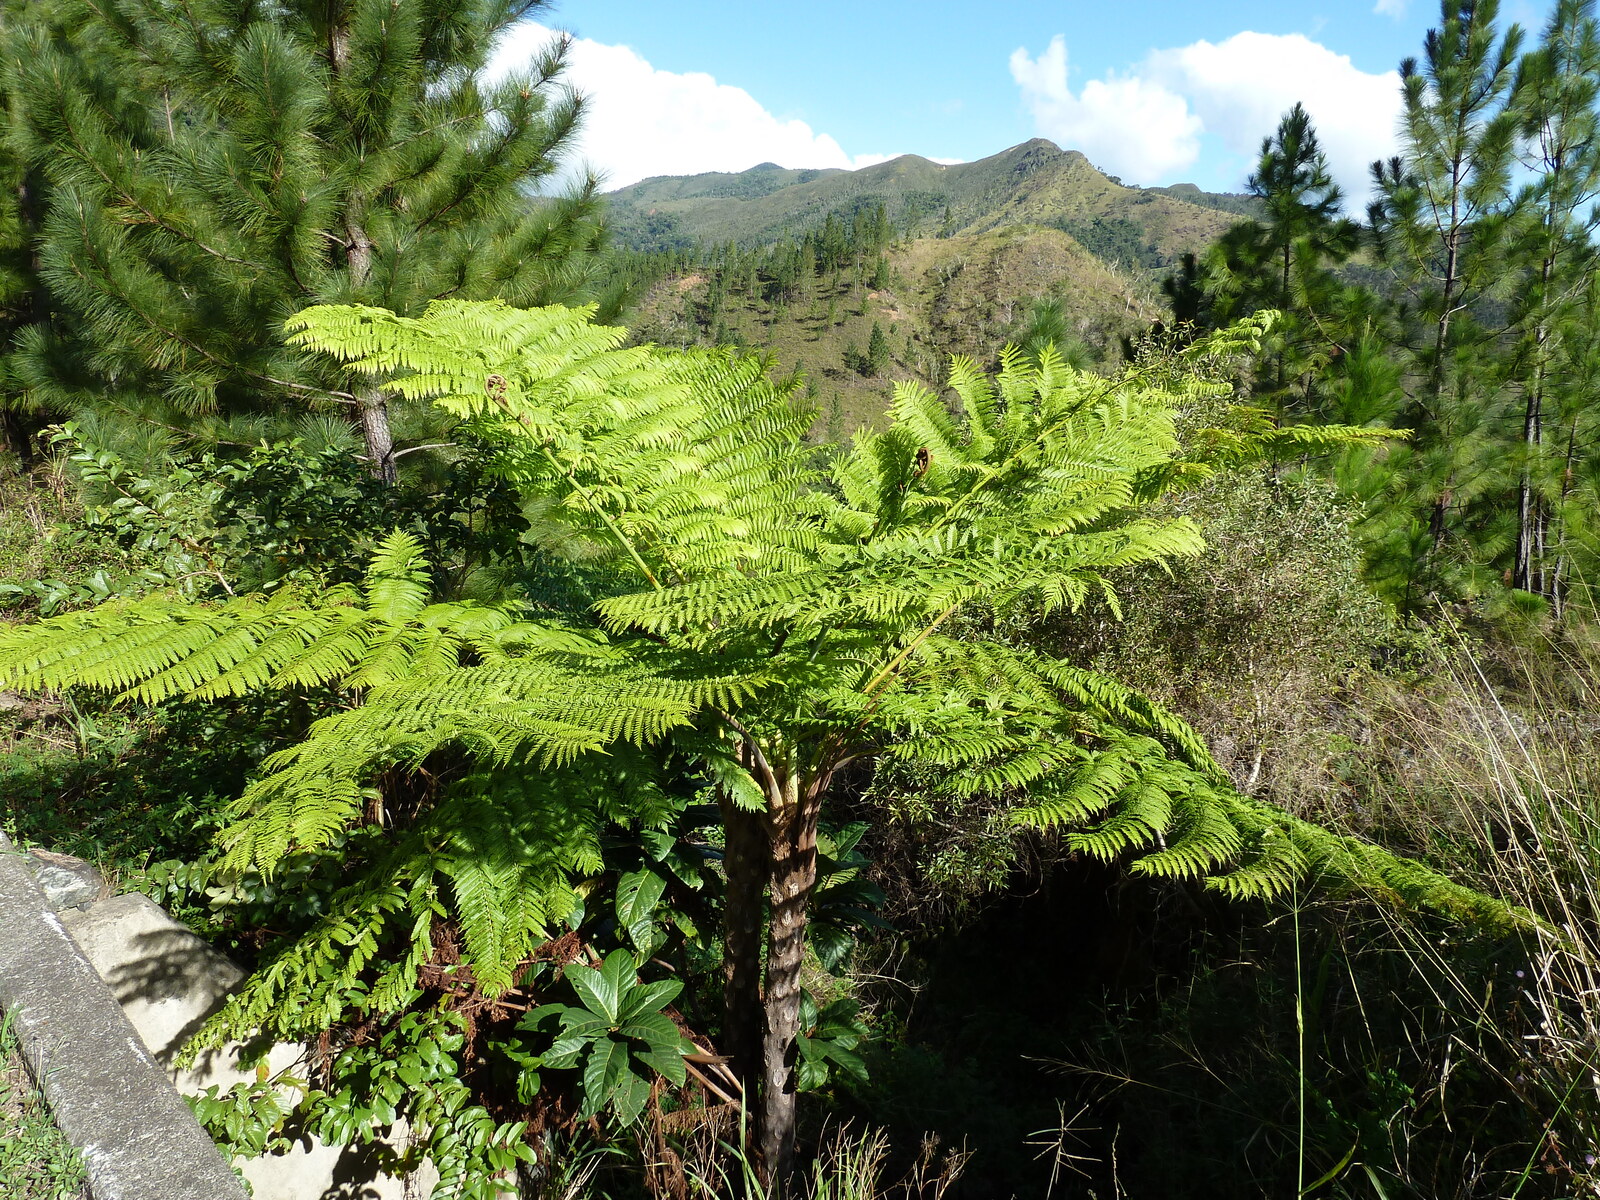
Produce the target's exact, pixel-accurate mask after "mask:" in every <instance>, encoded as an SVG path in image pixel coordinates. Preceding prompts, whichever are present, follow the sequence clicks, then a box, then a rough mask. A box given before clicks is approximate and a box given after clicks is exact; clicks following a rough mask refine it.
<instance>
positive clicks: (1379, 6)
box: [1372, 0, 1408, 21]
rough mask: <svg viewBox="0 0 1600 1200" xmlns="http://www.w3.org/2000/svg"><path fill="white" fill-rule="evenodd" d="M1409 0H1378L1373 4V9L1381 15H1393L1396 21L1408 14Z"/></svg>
mask: <svg viewBox="0 0 1600 1200" xmlns="http://www.w3.org/2000/svg"><path fill="white" fill-rule="evenodd" d="M1407 2H1408V0H1378V2H1377V3H1376V4H1374V5H1373V6H1372V11H1373V12H1375V13H1377V14H1378V15H1379V16H1380V17H1393V18H1394V19H1395V20H1396V21H1398V20H1399V19H1400V18H1401V17H1403V16H1405V15H1406V4H1407Z"/></svg>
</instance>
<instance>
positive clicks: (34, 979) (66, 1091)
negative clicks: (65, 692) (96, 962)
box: [0, 834, 245, 1200]
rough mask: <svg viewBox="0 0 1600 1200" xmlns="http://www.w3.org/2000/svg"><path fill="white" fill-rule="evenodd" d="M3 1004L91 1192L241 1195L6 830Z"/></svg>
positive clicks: (175, 1197) (1, 871)
mask: <svg viewBox="0 0 1600 1200" xmlns="http://www.w3.org/2000/svg"><path fill="white" fill-rule="evenodd" d="M0 1007H3V1008H4V1009H5V1010H6V1011H8V1012H10V1013H11V1022H12V1029H13V1030H14V1031H15V1033H16V1035H17V1040H18V1042H19V1043H20V1045H21V1049H22V1054H23V1057H24V1058H25V1059H26V1061H27V1063H28V1069H29V1070H30V1071H31V1072H32V1074H33V1077H34V1078H35V1079H36V1080H37V1081H38V1083H39V1086H40V1088H41V1090H43V1092H44V1095H45V1099H46V1100H48V1101H49V1103H50V1108H51V1110H52V1112H53V1113H54V1115H55V1119H56V1124H57V1125H58V1126H59V1127H60V1129H61V1132H62V1133H63V1134H65V1135H66V1137H67V1139H68V1140H69V1141H70V1142H72V1144H73V1145H75V1146H77V1147H78V1148H79V1149H80V1150H81V1151H82V1152H83V1160H84V1165H85V1167H86V1168H87V1170H88V1175H89V1190H90V1192H91V1194H92V1195H93V1196H94V1197H95V1200H245V1191H244V1188H243V1187H242V1186H241V1185H240V1183H239V1180H238V1177H237V1176H235V1175H234V1173H233V1171H232V1170H231V1169H230V1168H229V1166H228V1164H227V1162H226V1161H225V1160H224V1159H223V1157H222V1153H221V1152H220V1151H219V1150H218V1149H217V1147H216V1145H215V1143H213V1142H212V1141H211V1139H210V1138H209V1137H207V1136H206V1133H205V1131H204V1130H203V1129H201V1128H200V1125H199V1122H197V1121H196V1120H195V1118H194V1114H193V1113H191V1112H190V1111H189V1107H188V1105H186V1104H185V1103H184V1102H183V1100H182V1098H181V1097H179V1095H178V1093H177V1091H176V1090H175V1089H174V1088H173V1086H172V1082H171V1080H170V1079H168V1078H167V1073H166V1071H165V1070H163V1069H162V1068H161V1067H160V1066H158V1065H157V1064H156V1062H155V1060H154V1059H153V1058H151V1056H150V1052H149V1051H148V1050H147V1049H146V1048H145V1046H144V1043H143V1042H142V1041H140V1040H139V1035H138V1033H137V1032H135V1030H134V1028H133V1026H132V1025H131V1024H130V1023H129V1021H128V1018H127V1016H126V1015H125V1014H124V1013H123V1011H122V1006H121V1005H119V1004H118V1003H117V1001H116V999H115V998H113V996H112V994H111V992H110V990H109V989H108V988H107V987H106V985H105V983H104V982H103V981H102V980H101V978H100V976H99V975H98V974H97V973H96V971H95V969H94V967H93V966H91V965H90V963H89V960H88V959H87V958H85V957H84V955H83V953H82V952H81V951H80V950H79V949H78V946H77V944H76V943H75V942H74V941H73V940H72V938H71V937H70V936H69V935H68V934H67V931H66V929H65V928H63V926H62V924H61V921H60V920H59V919H58V918H57V917H56V915H55V913H53V912H51V911H50V910H49V905H48V903H47V901H46V900H45V896H44V893H43V892H42V891H41V890H40V888H39V885H38V883H37V882H35V880H34V877H33V874H32V873H31V872H30V871H29V869H28V867H27V866H26V865H25V864H24V862H23V858H22V855H21V854H19V853H18V852H17V851H16V849H15V847H13V846H12V844H11V843H10V842H9V841H8V840H6V837H5V835H4V834H0Z"/></svg>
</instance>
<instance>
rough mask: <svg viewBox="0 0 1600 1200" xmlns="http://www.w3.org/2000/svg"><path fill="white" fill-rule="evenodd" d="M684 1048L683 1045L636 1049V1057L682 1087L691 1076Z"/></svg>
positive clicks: (634, 1054) (634, 1053)
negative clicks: (660, 1048) (666, 1048)
mask: <svg viewBox="0 0 1600 1200" xmlns="http://www.w3.org/2000/svg"><path fill="white" fill-rule="evenodd" d="M683 1055H684V1050H683V1049H682V1047H681V1046H679V1047H675V1048H673V1049H671V1050H635V1051H634V1052H633V1056H634V1058H636V1059H638V1060H639V1061H640V1062H642V1063H643V1064H644V1065H645V1066H647V1067H649V1068H650V1069H651V1070H652V1071H654V1072H655V1073H656V1074H657V1075H660V1076H662V1077H663V1078H665V1079H668V1080H670V1081H671V1082H672V1083H673V1084H674V1085H676V1086H677V1087H682V1086H683V1084H684V1081H685V1080H686V1079H688V1078H689V1070H688V1068H687V1067H685V1066H684V1064H683Z"/></svg>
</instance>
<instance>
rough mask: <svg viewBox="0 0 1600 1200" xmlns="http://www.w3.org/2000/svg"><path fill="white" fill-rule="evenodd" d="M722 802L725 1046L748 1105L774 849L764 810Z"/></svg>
mask: <svg viewBox="0 0 1600 1200" xmlns="http://www.w3.org/2000/svg"><path fill="white" fill-rule="evenodd" d="M721 807H722V826H723V829H724V831H725V841H724V844H723V846H724V848H723V859H722V865H723V870H724V871H725V872H726V874H727V888H728V891H727V896H726V898H725V902H724V904H723V912H722V920H723V942H722V1000H723V1012H724V1014H725V1017H724V1026H723V1034H722V1051H723V1053H725V1054H727V1055H728V1056H729V1058H731V1059H732V1060H733V1061H732V1067H733V1073H734V1074H735V1075H736V1076H738V1078H739V1081H740V1083H742V1084H743V1085H744V1092H745V1097H746V1103H747V1104H748V1103H749V1102H750V1100H752V1099H753V1098H754V1097H756V1096H757V1095H758V1094H759V1090H760V1074H761V1011H762V996H761V952H762V949H763V941H764V939H763V937H762V933H763V931H764V927H765V922H764V921H763V917H764V915H765V912H764V910H765V907H766V905H765V900H766V894H767V886H768V880H769V879H770V877H771V865H770V854H771V849H770V846H769V844H768V841H767V836H766V831H765V829H764V825H765V820H764V815H763V814H762V813H758V812H747V811H745V810H744V809H742V808H740V807H738V805H736V804H734V803H733V801H732V800H731V799H730V798H729V797H728V796H726V795H724V796H722V797H721Z"/></svg>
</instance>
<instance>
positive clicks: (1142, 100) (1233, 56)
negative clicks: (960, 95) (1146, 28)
mask: <svg viewBox="0 0 1600 1200" xmlns="http://www.w3.org/2000/svg"><path fill="white" fill-rule="evenodd" d="M1385 2H1393V0H1385ZM1011 73H1012V76H1013V77H1014V78H1015V79H1016V81H1017V83H1018V85H1019V86H1020V87H1021V89H1022V95H1023V99H1024V101H1025V102H1026V103H1027V104H1028V106H1029V107H1030V109H1031V110H1032V112H1033V115H1034V120H1035V124H1036V127H1037V128H1038V130H1039V132H1040V133H1042V134H1043V135H1044V136H1046V137H1050V138H1053V139H1054V140H1055V141H1057V142H1059V143H1061V145H1062V146H1063V147H1065V148H1067V149H1074V150H1082V151H1083V152H1084V153H1085V154H1087V155H1088V156H1089V158H1090V159H1091V160H1093V161H1094V162H1096V163H1099V164H1101V165H1103V166H1105V167H1106V168H1107V169H1108V170H1111V171H1113V172H1115V173H1117V174H1119V175H1127V176H1129V177H1130V179H1131V180H1133V181H1136V182H1139V183H1143V184H1159V183H1168V182H1175V181H1177V180H1178V179H1179V178H1181V175H1182V172H1183V170H1184V169H1185V168H1187V167H1189V166H1191V165H1192V164H1194V163H1195V162H1196V161H1197V160H1198V159H1199V157H1200V155H1201V152H1202V149H1203V146H1204V142H1205V141H1206V140H1211V139H1214V140H1215V141H1216V142H1220V143H1221V146H1220V148H1221V149H1222V150H1223V151H1224V153H1227V154H1232V155H1234V156H1236V157H1237V159H1238V160H1239V162H1240V163H1241V164H1242V169H1241V170H1240V172H1239V178H1237V179H1236V180H1233V181H1232V182H1231V184H1230V185H1229V186H1233V187H1239V186H1242V184H1243V182H1244V175H1245V174H1247V173H1248V171H1249V170H1250V169H1251V168H1252V167H1253V166H1254V162H1255V157H1256V154H1257V152H1258V151H1259V149H1260V146H1261V140H1262V138H1264V137H1266V136H1267V135H1269V134H1271V133H1272V131H1273V130H1275V129H1276V128H1277V125H1278V120H1279V118H1280V117H1282V116H1283V114H1284V113H1285V112H1287V111H1288V110H1289V109H1290V108H1291V107H1293V105H1294V104H1295V102H1296V101H1299V102H1301V103H1303V104H1304V105H1305V106H1306V111H1307V112H1309V113H1310V114H1311V119H1312V122H1313V123H1314V124H1315V126H1316V129H1317V136H1318V138H1319V139H1320V141H1321V143H1322V148H1323V150H1324V152H1326V154H1327V156H1328V162H1329V164H1330V165H1331V166H1332V168H1333V172H1334V176H1335V178H1337V179H1338V180H1339V182H1340V184H1341V185H1342V186H1343V187H1344V189H1345V192H1346V195H1347V197H1348V198H1349V200H1350V202H1351V204H1352V205H1356V204H1359V203H1360V202H1361V201H1362V200H1363V198H1364V197H1365V196H1366V194H1367V167H1368V164H1369V163H1371V162H1372V161H1373V160H1374V159H1377V158H1383V157H1386V156H1387V155H1389V154H1392V153H1393V152H1394V149H1395V146H1396V132H1395V131H1396V126H1397V123H1398V121H1399V116H1400V81H1399V76H1398V75H1397V74H1396V73H1395V72H1393V71H1387V72H1384V73H1382V74H1376V75H1375V74H1369V73H1368V72H1365V71H1362V70H1360V69H1359V68H1357V67H1356V66H1355V64H1353V63H1352V62H1351V61H1350V59H1349V58H1348V57H1347V56H1345V55H1342V54H1336V53H1334V52H1333V51H1332V50H1329V49H1328V48H1327V47H1326V46H1323V45H1321V44H1320V43H1318V42H1314V41H1312V40H1311V39H1310V38H1308V37H1305V36H1304V35H1302V34H1286V35H1278V34H1265V33H1250V32H1245V33H1236V34H1234V35H1233V36H1232V37H1230V38H1228V39H1226V40H1225V41H1222V42H1218V43H1212V42H1207V41H1200V42H1195V43H1193V44H1191V45H1188V46H1182V47H1179V48H1176V49H1170V50H1156V51H1153V52H1152V53H1151V54H1150V55H1149V56H1148V57H1147V58H1146V59H1145V60H1144V61H1143V62H1142V63H1140V64H1138V65H1137V66H1136V67H1134V68H1133V69H1132V70H1130V71H1129V72H1127V73H1126V74H1124V75H1120V76H1110V77H1108V78H1107V79H1105V80H1090V81H1088V82H1086V83H1085V84H1084V85H1083V87H1082V89H1081V90H1080V91H1079V92H1078V94H1077V95H1074V94H1073V93H1072V91H1071V88H1070V86H1069V83H1068V78H1067V58H1066V45H1065V43H1064V42H1063V40H1062V39H1061V38H1059V37H1058V38H1056V39H1054V40H1053V41H1052V42H1051V43H1050V48H1049V49H1048V50H1047V51H1045V53H1044V54H1042V55H1040V56H1039V58H1038V60H1037V61H1030V60H1029V59H1028V56H1027V54H1026V53H1025V52H1023V51H1021V50H1018V51H1017V52H1016V53H1014V54H1013V55H1012V56H1011Z"/></svg>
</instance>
